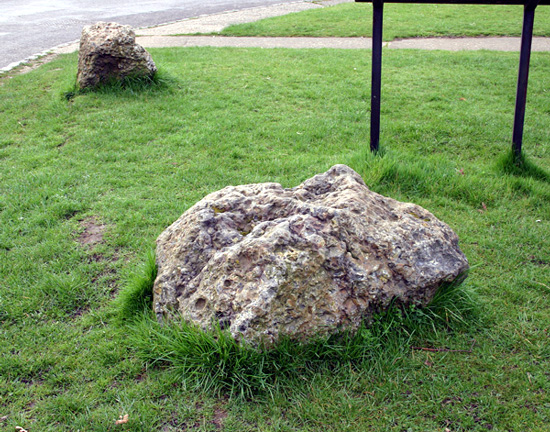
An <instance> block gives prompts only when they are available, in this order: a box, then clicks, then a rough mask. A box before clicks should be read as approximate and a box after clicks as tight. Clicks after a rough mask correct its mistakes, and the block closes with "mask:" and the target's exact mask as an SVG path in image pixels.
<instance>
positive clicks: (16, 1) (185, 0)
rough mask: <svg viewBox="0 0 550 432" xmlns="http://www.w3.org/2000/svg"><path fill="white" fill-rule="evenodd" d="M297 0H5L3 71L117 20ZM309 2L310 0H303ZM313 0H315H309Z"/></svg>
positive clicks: (137, 22)
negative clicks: (85, 30) (84, 31)
mask: <svg viewBox="0 0 550 432" xmlns="http://www.w3.org/2000/svg"><path fill="white" fill-rule="evenodd" d="M297 1H298V0H117V1H112V0H0V70H6V69H9V68H10V67H13V66H14V65H16V64H18V63H20V62H21V61H22V60H25V59H29V58H32V57H36V55H37V53H43V52H44V51H46V50H50V49H51V48H52V47H54V46H58V45H60V44H63V43H68V42H71V41H74V40H77V39H78V38H79V37H80V34H81V32H82V28H83V27H84V26H86V25H90V24H93V23H96V22H98V21H115V22H118V23H120V24H128V25H131V26H132V27H134V28H138V27H146V26H153V25H159V24H164V23H167V22H171V21H176V20H182V19H185V18H192V17H197V16H201V15H205V14H210V15H212V14H218V13H221V12H225V11H231V10H240V9H247V8H252V7H258V6H268V5H275V4H280V3H295V2H297ZM301 1H305V0H301ZM309 1H314V0H309Z"/></svg>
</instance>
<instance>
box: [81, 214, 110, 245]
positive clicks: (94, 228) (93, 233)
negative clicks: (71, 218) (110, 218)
mask: <svg viewBox="0 0 550 432" xmlns="http://www.w3.org/2000/svg"><path fill="white" fill-rule="evenodd" d="M80 225H81V226H82V228H84V231H83V232H82V233H81V234H80V235H79V236H78V237H77V241H78V243H80V244H81V245H82V246H93V245H95V244H98V243H101V242H102V241H103V234H104V233H105V228H106V226H105V225H103V224H102V223H100V222H98V221H97V220H96V219H95V218H94V217H93V216H92V217H89V218H86V219H84V220H82V221H81V222H80Z"/></svg>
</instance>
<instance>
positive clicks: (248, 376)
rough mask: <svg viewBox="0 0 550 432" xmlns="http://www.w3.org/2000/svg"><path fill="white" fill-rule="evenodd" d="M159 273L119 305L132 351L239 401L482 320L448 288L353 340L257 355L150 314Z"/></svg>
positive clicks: (216, 331)
mask: <svg viewBox="0 0 550 432" xmlns="http://www.w3.org/2000/svg"><path fill="white" fill-rule="evenodd" d="M156 274H157V268H156V264H155V260H154V255H153V254H152V253H151V254H149V255H148V257H147V260H146V262H145V263H144V265H143V266H142V267H141V268H140V269H139V270H138V272H136V274H134V275H133V276H132V277H131V278H129V280H128V283H127V285H126V287H125V289H124V290H123V291H122V292H121V293H120V295H119V297H118V299H117V307H118V315H119V318H120V320H121V322H122V323H123V325H127V326H129V328H130V329H131V332H130V344H131V345H132V346H133V347H134V348H135V349H136V350H137V354H138V356H139V357H140V358H141V359H142V360H143V361H144V362H145V363H146V364H147V365H148V366H149V367H151V366H156V367H162V368H167V369H169V370H171V372H173V374H174V378H175V380H176V381H177V382H180V383H181V384H182V385H183V386H184V387H186V388H190V389H194V390H201V391H206V392H209V393H214V394H229V395H231V396H237V397H241V398H249V397H252V396H257V395H259V394H272V393H273V392H274V391H275V390H276V389H277V388H281V387H283V388H284V387H286V384H288V383H289V382H291V381H292V380H293V379H296V378H299V377H300V378H306V379H307V378H308V377H311V376H312V374H315V373H319V372H336V371H338V370H339V369H341V368H346V369H348V368H350V367H351V368H356V369H363V370H364V369H373V368H380V367H381V366H382V365H381V363H385V364H395V361H396V360H397V359H402V358H404V356H406V355H407V352H410V350H411V349H412V348H413V345H414V343H415V342H418V341H419V340H420V339H426V337H427V335H428V334H430V333H432V334H433V333H437V332H440V331H445V332H449V331H455V330H459V329H465V328H468V327H471V326H472V325H473V324H475V323H476V322H477V321H478V318H479V309H478V306H477V305H478V302H477V300H476V299H475V298H474V295H473V293H472V292H471V291H470V290H469V289H467V288H466V287H465V286H464V284H460V283H454V284H446V285H443V286H442V287H441V288H440V289H439V291H438V292H437V293H436V295H435V297H434V299H433V300H432V302H431V303H430V304H429V305H428V306H426V307H414V306H412V307H407V308H404V307H402V306H400V305H397V304H395V305H392V306H391V307H390V308H389V309H387V310H386V311H384V312H381V313H379V314H378V315H376V316H375V317H374V319H373V321H372V322H371V323H369V325H368V326H367V325H364V326H362V327H361V328H360V329H359V330H358V331H357V332H355V333H351V332H343V333H340V334H337V335H332V336H328V337H323V338H319V339H317V340H313V341H310V342H308V343H297V342H296V341H294V340H290V339H282V340H280V341H279V342H278V343H277V344H276V345H275V346H270V347H269V348H265V347H259V348H255V347H252V346H250V345H248V344H246V343H244V342H242V341H241V342H237V341H236V340H235V339H233V337H232V336H231V334H230V333H229V332H228V331H227V330H222V329H221V328H220V327H219V326H214V328H213V330H210V331H204V330H202V329H201V328H199V327H198V326H196V325H194V324H192V323H189V322H187V321H185V320H183V319H179V318H177V317H174V319H172V320H171V321H170V322H166V323H159V322H157V321H156V320H155V318H154V315H153V313H152V308H151V305H152V289H153V283H154V280H155V277H156Z"/></svg>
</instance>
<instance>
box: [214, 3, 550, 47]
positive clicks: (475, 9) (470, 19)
mask: <svg viewBox="0 0 550 432" xmlns="http://www.w3.org/2000/svg"><path fill="white" fill-rule="evenodd" d="M522 21H523V7H522V6H502V5H498V6H495V5H432V4H391V3H388V4H386V5H385V6H384V39H385V40H393V39H396V38H412V37H434V36H520V35H521V26H522ZM533 32H534V35H535V36H550V7H548V6H541V7H539V8H537V11H536V14H535V26H534V30H533ZM220 34H222V35H225V36H318V37H326V36H340V37H356V36H371V35H372V4H370V3H345V4H340V5H336V6H330V7H326V8H319V9H311V10H307V11H303V12H298V13H293V14H288V15H283V16H280V17H274V18H267V19H263V20H260V21H256V22H252V23H246V24H236V25H232V26H229V27H227V28H225V29H224V30H222V31H221V32H220Z"/></svg>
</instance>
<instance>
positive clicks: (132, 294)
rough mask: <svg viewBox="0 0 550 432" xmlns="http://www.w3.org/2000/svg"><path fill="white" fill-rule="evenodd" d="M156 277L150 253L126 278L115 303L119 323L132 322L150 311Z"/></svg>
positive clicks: (152, 257)
mask: <svg viewBox="0 0 550 432" xmlns="http://www.w3.org/2000/svg"><path fill="white" fill-rule="evenodd" d="M156 277H157V264H156V261H155V253H154V252H153V251H150V252H149V253H148V254H147V256H146V258H145V261H144V262H143V263H142V264H141V266H139V267H138V268H137V269H136V271H135V272H133V273H132V274H131V275H130V276H129V277H128V280H127V282H126V284H125V286H124V288H123V289H122V290H121V291H120V293H119V295H118V297H117V299H116V301H115V309H116V310H117V314H118V318H119V320H120V321H121V322H124V321H132V320H134V319H136V318H137V317H138V316H141V314H143V313H146V311H148V310H151V307H152V302H153V284H154V282H155V279H156Z"/></svg>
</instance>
